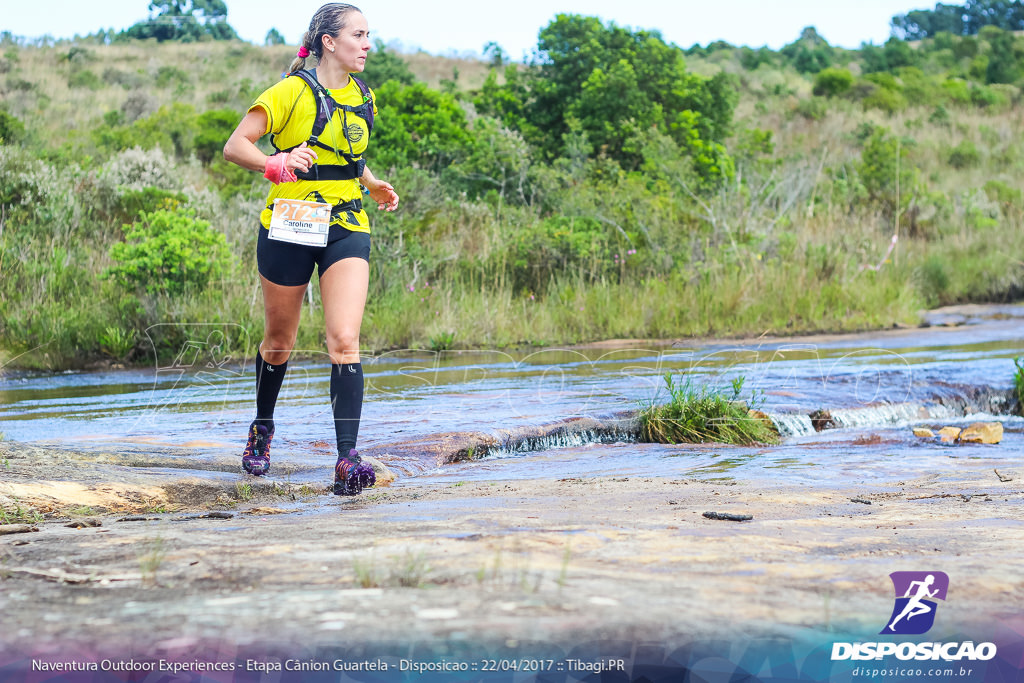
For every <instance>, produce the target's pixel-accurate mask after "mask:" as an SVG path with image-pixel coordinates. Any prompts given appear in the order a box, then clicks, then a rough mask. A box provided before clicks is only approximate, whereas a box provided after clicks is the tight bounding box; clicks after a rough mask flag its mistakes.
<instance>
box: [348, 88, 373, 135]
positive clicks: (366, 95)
mask: <svg viewBox="0 0 1024 683" xmlns="http://www.w3.org/2000/svg"><path fill="white" fill-rule="evenodd" d="M349 78H351V79H352V80H353V81H355V82H356V85H358V86H359V92H361V93H362V94H363V103H364V104H366V105H367V106H366V128H367V132H370V133H372V132H373V95H371V94H370V89H369V88H368V87H366V84H365V83H363V82H362V81H361V80H359V79H358V78H356V77H355V76H353V75H352V74H349Z"/></svg>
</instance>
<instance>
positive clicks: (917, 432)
mask: <svg viewBox="0 0 1024 683" xmlns="http://www.w3.org/2000/svg"><path fill="white" fill-rule="evenodd" d="M914 436H917V437H920V438H922V439H932V438H934V437H935V432H933V431H932V430H930V429H928V428H926V427H914Z"/></svg>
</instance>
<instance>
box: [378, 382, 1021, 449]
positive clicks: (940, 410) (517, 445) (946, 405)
mask: <svg viewBox="0 0 1024 683" xmlns="http://www.w3.org/2000/svg"><path fill="white" fill-rule="evenodd" d="M940 390H941V391H940V394H939V395H936V396H934V397H933V398H932V399H930V400H923V401H920V402H913V401H911V402H902V403H878V404H874V405H869V406H864V407H861V408H836V409H833V410H825V409H822V410H819V411H815V413H810V414H808V413H768V417H769V418H770V419H771V421H772V422H773V423H774V424H775V427H776V428H777V429H778V431H779V435H780V436H782V437H783V438H793V437H801V436H809V435H813V434H815V433H816V431H818V430H816V429H815V424H817V425H818V427H819V428H820V429H843V428H845V429H853V428H866V427H889V426H894V425H907V424H913V423H918V422H921V421H924V420H935V421H941V420H949V419H955V418H960V417H964V416H966V415H974V414H990V415H1011V414H1014V413H1015V411H1016V409H1017V405H1018V404H1017V398H1016V396H1015V394H1014V392H1013V391H1012V390H1009V389H993V388H991V387H965V386H960V387H954V386H952V385H950V386H944V387H940ZM639 437H640V420H639V418H638V413H637V412H635V411H626V412H622V413H617V414H615V415H610V416H606V417H597V418H590V417H576V418H569V419H567V420H560V421H558V422H554V423H551V424H547V425H541V426H534V427H519V428H516V429H503V430H498V431H497V432H493V433H482V432H472V433H459V434H440V435H435V436H434V437H431V438H430V439H427V440H424V441H420V442H412V443H409V444H404V445H401V446H397V447H392V448H390V449H388V450H389V453H391V454H392V457H394V456H395V455H397V454H399V453H401V452H402V451H403V450H409V452H410V453H416V454H417V455H418V456H420V457H422V453H424V452H430V453H431V454H433V455H435V456H436V458H437V459H436V460H435V461H434V462H435V463H437V464H445V463H454V462H465V461H469V460H478V459H480V458H485V457H489V456H490V457H501V456H510V455H516V454H522V453H532V452H535V451H543V450H548V449H552V448H573V447H579V446H585V445H587V444H608V443H635V442H636V441H638V440H639ZM428 442H429V443H428ZM410 449H411V450H410ZM434 466H436V465H434Z"/></svg>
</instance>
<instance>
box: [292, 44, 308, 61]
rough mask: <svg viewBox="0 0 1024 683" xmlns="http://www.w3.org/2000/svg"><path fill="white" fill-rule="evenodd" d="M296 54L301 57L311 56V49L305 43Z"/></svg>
mask: <svg viewBox="0 0 1024 683" xmlns="http://www.w3.org/2000/svg"><path fill="white" fill-rule="evenodd" d="M295 55H296V56H297V57H299V58H300V59H305V58H306V57H308V56H309V50H308V49H306V46H305V45H303V46H302V47H300V48H299V51H298V52H296V53H295Z"/></svg>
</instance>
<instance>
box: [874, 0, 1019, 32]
mask: <svg viewBox="0 0 1024 683" xmlns="http://www.w3.org/2000/svg"><path fill="white" fill-rule="evenodd" d="M985 26H995V27H996V28H1001V29H1003V30H1004V31H1021V30H1024V2H1021V0H967V2H966V3H964V4H963V5H944V4H942V3H939V4H937V5H935V9H934V10H914V11H912V12H908V13H907V14H899V15H896V16H895V17H893V18H892V28H893V33H894V34H895V35H897V36H899V37H901V38H903V39H904V40H922V39H924V38H931V37H933V36H935V35H936V34H937V33H940V32H942V31H947V32H949V33H952V34H954V35H961V36H970V35H974V34H976V33H978V32H980V31H981V29H982V28H984V27H985Z"/></svg>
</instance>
